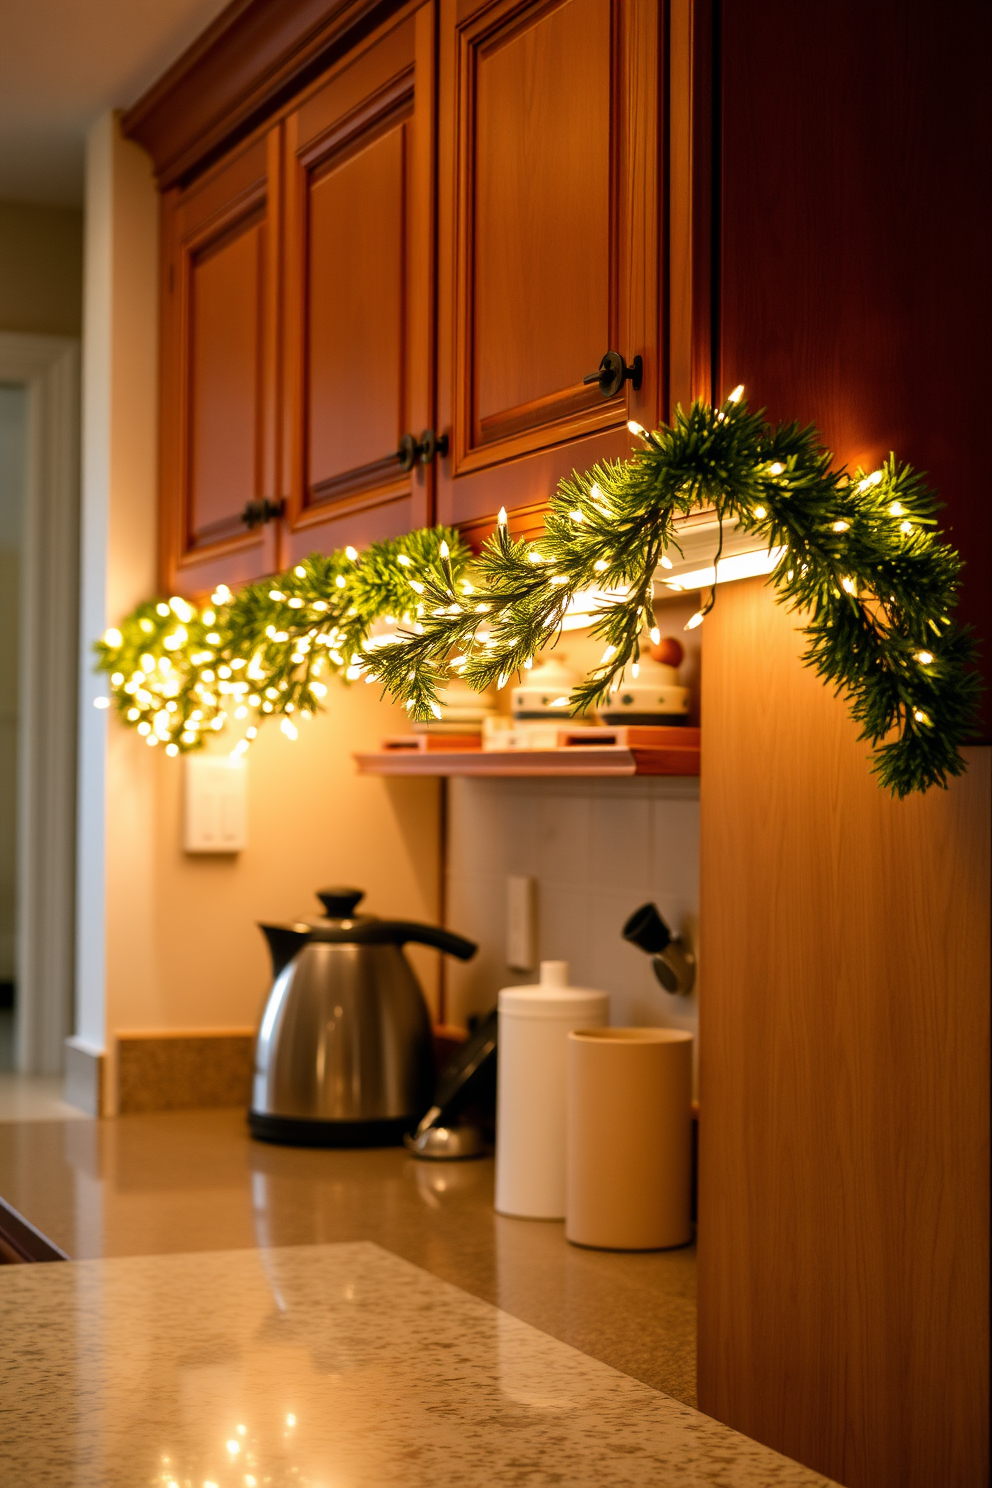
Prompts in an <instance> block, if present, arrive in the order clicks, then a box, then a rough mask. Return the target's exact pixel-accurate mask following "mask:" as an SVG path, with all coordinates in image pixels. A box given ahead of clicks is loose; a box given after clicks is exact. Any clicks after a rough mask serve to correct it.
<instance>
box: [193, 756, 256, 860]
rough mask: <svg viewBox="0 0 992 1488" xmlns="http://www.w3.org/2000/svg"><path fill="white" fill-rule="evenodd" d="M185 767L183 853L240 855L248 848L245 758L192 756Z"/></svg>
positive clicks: (246, 769)
mask: <svg viewBox="0 0 992 1488" xmlns="http://www.w3.org/2000/svg"><path fill="white" fill-rule="evenodd" d="M184 765H185V769H186V781H185V787H186V789H185V801H184V810H183V849H184V851H185V852H188V853H236V852H241V851H242V849H243V848H246V847H247V846H248V766H247V764H246V763H245V761H244V759H243V758H240V759H231V758H229V756H227V755H220V754H191V755H187V756H186V759H185V761H184Z"/></svg>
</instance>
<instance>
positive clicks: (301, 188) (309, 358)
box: [284, 5, 434, 562]
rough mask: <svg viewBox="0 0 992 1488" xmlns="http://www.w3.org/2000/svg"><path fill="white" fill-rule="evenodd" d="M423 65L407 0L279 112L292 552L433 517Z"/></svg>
mask: <svg viewBox="0 0 992 1488" xmlns="http://www.w3.org/2000/svg"><path fill="white" fill-rule="evenodd" d="M433 69H434V19H433V6H432V5H420V6H417V7H412V6H411V7H407V8H405V9H404V10H403V11H401V12H399V13H398V14H397V16H396V17H394V18H393V20H392V21H391V22H390V23H389V24H388V26H387V27H385V28H383V29H382V30H381V31H380V32H379V33H377V34H376V35H374V36H373V37H372V38H371V40H370V42H369V44H368V45H366V46H365V47H364V48H363V49H362V50H360V51H359V52H358V53H357V54H353V55H352V56H351V57H349V58H348V59H346V61H345V62H344V63H343V64H342V65H341V66H340V67H339V68H337V69H335V71H334V72H333V74H332V75H331V76H330V77H328V78H327V79H326V80H325V81H323V82H322V83H321V85H320V87H319V88H318V89H317V90H316V91H315V92H313V93H312V94H311V95H310V97H309V98H307V99H306V101H305V102H304V103H303V104H302V105H301V106H300V107H299V108H298V109H297V110H295V111H294V112H293V113H292V114H291V115H290V116H289V118H288V119H287V122H286V143H285V156H286V185H287V219H286V221H287V233H286V243H287V249H286V254H287V274H286V281H285V292H286V301H285V304H286V316H285V320H286V398H285V415H284V416H285V420H286V423H285V441H284V448H285V451H286V461H287V464H286V470H285V481H286V485H287V488H288V490H289V492H290V500H289V521H288V528H287V561H290V562H291V561H295V560H298V559H299V558H300V557H302V556H304V555H305V554H307V553H309V552H312V551H314V550H315V549H319V550H321V551H328V550H329V549H331V548H336V547H337V548H340V547H342V546H344V545H345V544H347V543H359V544H360V543H365V542H369V541H371V540H373V539H375V538H382V537H389V536H395V535H397V534H399V533H401V532H406V531H408V530H409V529H410V528H412V527H419V526H423V525H424V524H425V523H426V522H428V521H429V520H430V519H431V516H432V510H431V508H432V484H433V467H432V465H431V464H430V463H428V464H426V465H425V464H424V463H422V462H421V461H420V459H419V458H418V459H416V460H415V462H414V464H413V465H412V468H411V467H410V465H409V460H407V461H405V462H404V461H403V460H402V459H401V458H400V448H401V444H402V441H403V438H404V435H412V436H413V438H414V440H416V441H418V442H419V441H420V437H421V435H422V434H423V433H424V431H426V430H427V429H429V428H431V427H432V422H433V421H432V398H431V390H432V376H433V363H432V340H433V337H432V317H433V267H432V241H433V231H432V229H433V222H432V217H433V184H432V183H433V135H434V129H433Z"/></svg>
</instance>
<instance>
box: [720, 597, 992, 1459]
mask: <svg viewBox="0 0 992 1488" xmlns="http://www.w3.org/2000/svg"><path fill="white" fill-rule="evenodd" d="M795 623H796V617H795V616H790V615H789V614H787V613H786V612H785V611H784V610H783V609H782V608H781V607H779V606H778V605H776V604H775V603H774V599H773V596H772V594H771V592H770V591H769V590H768V589H767V588H766V587H765V586H764V584H763V583H762V582H761V581H760V580H750V581H746V582H742V583H737V584H727V585H724V586H722V589H721V592H720V595H719V599H718V603H717V605H716V607H715V609H714V610H713V611H712V613H711V614H710V615H709V616H708V618H707V621H706V626H705V635H704V649H705V657H704V666H703V698H702V717H703V729H704V734H703V757H702V773H701V834H702V837H701V884H702V903H701V906H700V926H701V932H702V945H701V949H700V966H701V968H704V971H703V975H704V976H705V987H704V991H703V995H702V996H701V997H700V1108H701V1114H700V1168H699V1172H700V1195H699V1404H700V1408H701V1409H702V1410H704V1411H706V1412H707V1413H708V1414H710V1415H714V1416H716V1417H717V1418H718V1419H720V1420H722V1421H726V1422H727V1423H728V1424H729V1425H731V1426H733V1427H735V1428H736V1429H737V1430H739V1431H743V1432H745V1433H746V1434H747V1435H749V1436H753V1437H756V1438H757V1439H758V1440H759V1441H762V1442H766V1443H767V1444H768V1445H770V1446H773V1447H774V1448H776V1449H777V1450H778V1451H780V1452H784V1453H786V1454H787V1455H789V1456H790V1457H795V1458H798V1459H799V1460H800V1461H802V1462H805V1463H807V1464H809V1465H810V1466H811V1467H813V1468H816V1469H818V1470H819V1471H821V1472H823V1473H825V1474H827V1475H828V1476H829V1477H831V1478H833V1479H836V1480H837V1481H838V1482H840V1483H844V1484H845V1485H847V1488H970V1485H973V1484H978V1483H983V1482H986V1481H987V1476H986V1474H987V1468H988V1463H987V1460H986V1454H987V1448H988V1419H987V1411H988V1300H989V1296H988V1283H989V1248H988V1224H989V1213H988V1189H989V1185H988V1174H989V976H990V967H989V934H990V890H992V885H990V862H989V856H990V839H992V804H990V774H992V750H990V749H988V748H980V747H976V748H973V749H969V750H967V751H965V755H966V759H967V762H968V771H967V774H966V775H964V776H963V777H962V778H961V779H959V780H956V781H954V782H952V784H951V786H950V788H949V789H948V790H947V791H946V792H945V791H941V790H932V791H930V792H928V793H927V794H926V795H925V796H913V797H911V798H909V799H907V800H905V801H895V800H893V799H891V798H890V797H889V796H888V795H887V794H886V793H885V792H883V791H882V790H880V789H879V787H878V786H877V784H876V783H875V780H874V778H873V777H872V776H871V774H870V773H869V768H868V761H867V751H866V746H865V745H864V744H863V743H859V742H858V739H857V728H856V726H855V725H854V723H853V722H852V721H851V719H850V718H849V716H848V713H847V709H846V708H845V706H844V704H843V702H842V701H841V700H839V699H837V698H835V697H834V696H833V694H832V691H831V689H829V688H828V687H825V686H824V685H823V684H822V683H821V682H820V681H819V680H818V679H817V678H816V676H815V675H814V674H813V673H812V672H811V671H810V670H809V669H808V668H806V667H803V666H802V665H801V664H800V661H799V655H800V652H801V648H802V638H801V636H800V635H799V634H798V633H797V632H796V631H795V629H794V628H793V627H794V625H795Z"/></svg>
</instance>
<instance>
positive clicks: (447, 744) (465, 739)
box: [382, 731, 482, 754]
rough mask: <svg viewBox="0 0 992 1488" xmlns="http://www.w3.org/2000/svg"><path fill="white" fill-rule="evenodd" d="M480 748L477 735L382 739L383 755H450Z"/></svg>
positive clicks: (480, 742)
mask: <svg viewBox="0 0 992 1488" xmlns="http://www.w3.org/2000/svg"><path fill="white" fill-rule="evenodd" d="M481 747H482V741H481V738H480V736H479V735H478V734H466V733H464V732H462V731H459V732H458V733H454V734H393V735H392V737H391V738H388V739H383V741H382V752H383V754H450V753H452V752H455V753H457V752H458V751H460V750H468V751H471V750H473V749H474V750H476V751H478V750H479V749H480V748H481Z"/></svg>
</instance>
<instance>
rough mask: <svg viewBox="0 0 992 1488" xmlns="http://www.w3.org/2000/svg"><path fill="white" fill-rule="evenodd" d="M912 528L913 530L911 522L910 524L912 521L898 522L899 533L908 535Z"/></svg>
mask: <svg viewBox="0 0 992 1488" xmlns="http://www.w3.org/2000/svg"><path fill="white" fill-rule="evenodd" d="M912 530H913V524H912V522H900V523H899V531H900V532H901V533H903V534H904V535H905V536H907V537H908V536H909V534H910V533H911V532H912Z"/></svg>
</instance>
